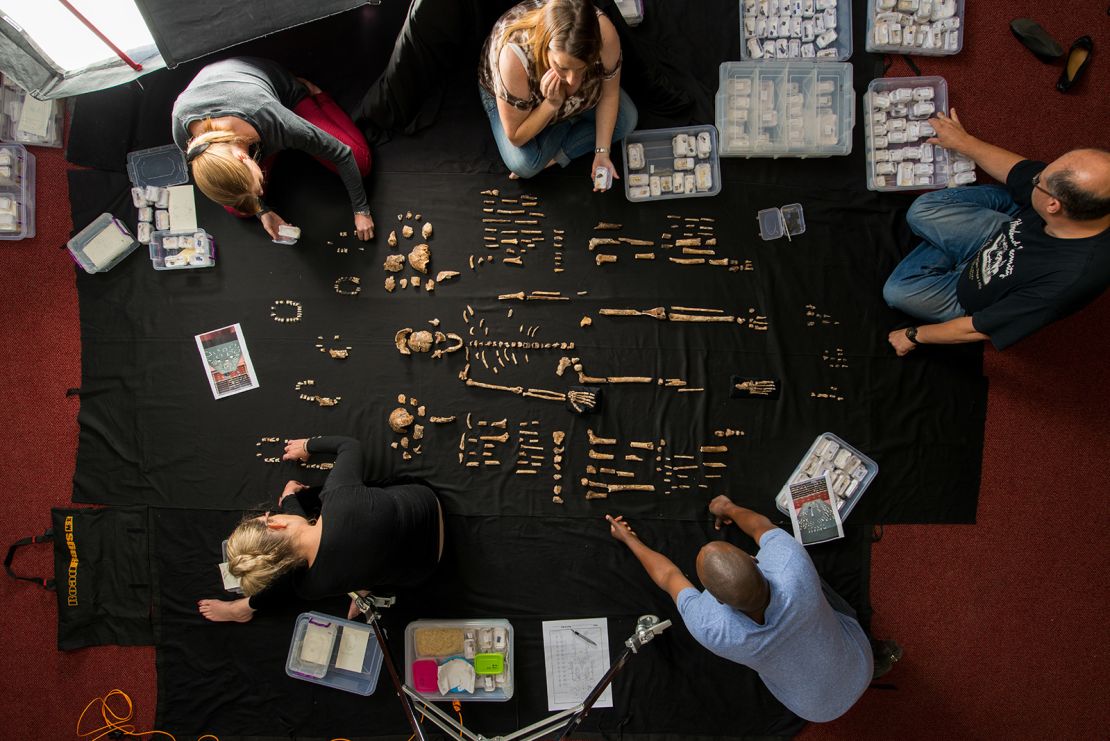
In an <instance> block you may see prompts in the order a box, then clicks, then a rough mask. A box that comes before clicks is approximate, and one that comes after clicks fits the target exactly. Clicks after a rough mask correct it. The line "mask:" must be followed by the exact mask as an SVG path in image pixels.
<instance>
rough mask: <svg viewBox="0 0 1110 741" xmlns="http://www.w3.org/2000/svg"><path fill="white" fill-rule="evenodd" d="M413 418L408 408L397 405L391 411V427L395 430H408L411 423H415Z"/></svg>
mask: <svg viewBox="0 0 1110 741" xmlns="http://www.w3.org/2000/svg"><path fill="white" fill-rule="evenodd" d="M413 419H414V418H413V416H412V414H410V413H409V410H408V409H405V408H404V407H397V408H396V409H394V410H393V411H392V412H390V413H389V427H390V429H392V430H393V431H394V432H398V433H400V432H405V431H406V430H408V428H409V425H411V424H412V423H413Z"/></svg>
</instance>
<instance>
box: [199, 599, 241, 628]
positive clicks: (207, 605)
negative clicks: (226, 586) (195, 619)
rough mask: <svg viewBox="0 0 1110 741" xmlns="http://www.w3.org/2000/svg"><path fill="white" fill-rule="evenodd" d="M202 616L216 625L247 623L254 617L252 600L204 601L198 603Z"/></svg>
mask: <svg viewBox="0 0 1110 741" xmlns="http://www.w3.org/2000/svg"><path fill="white" fill-rule="evenodd" d="M197 609H198V610H199V611H200V614H201V615H204V617H206V618H208V619H209V620H211V621H212V622H214V623H226V622H235V623H246V622H250V619H251V618H252V617H254V610H252V609H251V605H250V600H249V599H247V598H246V597H244V598H242V599H237V600H233V601H228V600H222V599H202V600H200V601H199V602H197Z"/></svg>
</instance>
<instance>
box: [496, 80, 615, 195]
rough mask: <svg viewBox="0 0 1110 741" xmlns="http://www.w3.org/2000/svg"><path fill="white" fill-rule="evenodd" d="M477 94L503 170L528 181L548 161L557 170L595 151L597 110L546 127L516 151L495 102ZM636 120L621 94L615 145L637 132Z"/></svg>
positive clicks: (584, 112)
mask: <svg viewBox="0 0 1110 741" xmlns="http://www.w3.org/2000/svg"><path fill="white" fill-rule="evenodd" d="M478 92H479V94H480V95H481V96H482V106H483V107H484V108H485V109H486V116H488V117H489V122H490V128H491V129H493V138H494V140H495V141H496V142H497V149H498V151H500V152H501V159H502V160H503V161H504V162H505V166H506V167H508V168H509V170H511V171H512V172H514V173H516V174H517V175H518V176H520V177H522V178H530V177H532V176H534V175H538V174H539V173H541V172H543V170H544V169H545V168H546V167H547V163H548V162H550V161H551V160H555V161H556V162H557V163H559V166H560V167H566V166H567V165H569V164H570V162H571V160H573V159H577V158H578V157H581V156H582V155H584V154H589V153H591V152H593V151H594V142H595V138H594V134H595V133H596V125H595V120H596V114H597V108H596V107H595V108H591V109H589V110H588V111H583V112H582V113H579V114H578V115H577V116H572V117H571V118H568V119H566V120H565V121H560V122H559V123H557V124H551V125H549V126H547V127H545V128H544V129H543V131H541V132H540V133H538V134H536V136H535V137H533V139H532V141H530V142H526V143H525V144H524V146H522V147H517V146H514V145H513V143H512V142H510V141H509V137H508V136H506V134H505V128H504V127H503V126H502V125H501V116H500V115H499V114H498V113H497V100H496V99H495V98H494V97H493V96H492V95H490V94H489V93H488V92H486V89H485V88H483V87H479V88H478ZM636 119H637V112H636V105H635V104H634V103H633V102H632V98H630V97H628V93H626V92H625V91H624V90H621V97H620V106H619V108H618V109H617V122H616V125H615V126H614V127H613V142H614V143H616V142H618V141H620V140H621V139H624V137H626V136H628V135H629V133H631V132H632V131H633V130H634V129H635V128H636Z"/></svg>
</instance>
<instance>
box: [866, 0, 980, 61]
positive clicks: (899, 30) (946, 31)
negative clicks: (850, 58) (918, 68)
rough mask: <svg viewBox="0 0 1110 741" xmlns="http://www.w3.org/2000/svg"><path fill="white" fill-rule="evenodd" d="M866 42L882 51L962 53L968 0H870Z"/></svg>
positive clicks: (933, 54) (931, 54) (937, 54)
mask: <svg viewBox="0 0 1110 741" xmlns="http://www.w3.org/2000/svg"><path fill="white" fill-rule="evenodd" d="M941 15H943V16H944V17H939V16H941ZM907 29H908V32H907ZM911 38H912V40H911ZM865 46H866V47H867V51H873V52H879V53H880V54H910V55H913V56H926V57H943V56H949V55H952V54H959V53H960V52H961V51H962V50H963V48H964V0H867V43H866V44H865Z"/></svg>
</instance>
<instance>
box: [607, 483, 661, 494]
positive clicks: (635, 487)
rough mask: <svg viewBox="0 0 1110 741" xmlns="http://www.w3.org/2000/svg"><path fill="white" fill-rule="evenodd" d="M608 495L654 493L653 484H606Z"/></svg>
mask: <svg viewBox="0 0 1110 741" xmlns="http://www.w3.org/2000/svg"><path fill="white" fill-rule="evenodd" d="M606 488H607V489H608V490H609V493H610V494H612V493H613V492H618V491H655V486H654V485H653V484H606Z"/></svg>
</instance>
